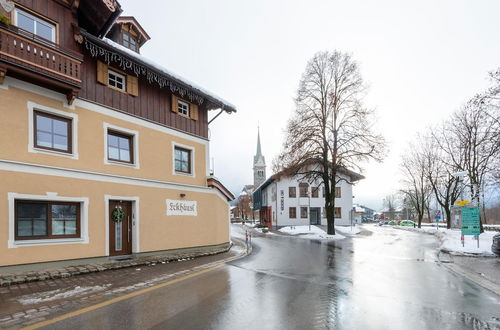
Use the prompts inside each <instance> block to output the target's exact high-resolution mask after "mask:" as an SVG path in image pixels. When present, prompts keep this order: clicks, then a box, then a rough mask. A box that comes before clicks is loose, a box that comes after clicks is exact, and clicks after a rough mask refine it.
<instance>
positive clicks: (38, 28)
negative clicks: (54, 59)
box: [14, 8, 56, 42]
mask: <svg viewBox="0 0 500 330" xmlns="http://www.w3.org/2000/svg"><path fill="white" fill-rule="evenodd" d="M14 13H15V14H14V15H15V22H16V26H17V27H19V28H21V29H23V30H25V31H28V32H30V33H33V34H34V35H36V36H39V37H41V38H44V39H46V40H49V41H52V42H56V26H55V25H54V24H52V23H49V22H47V21H46V20H44V19H42V18H40V17H37V16H34V15H31V14H28V13H27V12H25V11H24V10H22V9H19V8H16V9H15V12H14Z"/></svg>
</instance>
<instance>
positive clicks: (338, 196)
mask: <svg viewBox="0 0 500 330" xmlns="http://www.w3.org/2000/svg"><path fill="white" fill-rule="evenodd" d="M340 197H341V194H340V187H335V198H340Z"/></svg>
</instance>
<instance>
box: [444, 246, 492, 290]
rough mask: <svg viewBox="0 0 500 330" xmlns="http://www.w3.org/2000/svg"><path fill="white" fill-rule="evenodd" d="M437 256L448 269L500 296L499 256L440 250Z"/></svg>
mask: <svg viewBox="0 0 500 330" xmlns="http://www.w3.org/2000/svg"><path fill="white" fill-rule="evenodd" d="M438 257H439V260H440V261H441V263H442V264H443V265H444V266H445V267H447V268H448V269H451V270H452V271H453V272H455V273H457V274H460V275H462V276H465V277H466V278H468V279H469V280H471V281H473V282H475V283H477V284H479V285H481V286H482V287H484V288H486V289H488V290H490V291H493V292H495V293H496V294H497V295H499V296H500V258H498V257H474V256H460V255H451V254H448V253H444V252H440V253H439V255H438Z"/></svg>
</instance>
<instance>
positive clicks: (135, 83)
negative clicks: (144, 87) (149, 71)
mask: <svg viewBox="0 0 500 330" xmlns="http://www.w3.org/2000/svg"><path fill="white" fill-rule="evenodd" d="M127 93H129V94H130V95H133V96H139V79H138V78H137V77H136V76H130V75H127Z"/></svg>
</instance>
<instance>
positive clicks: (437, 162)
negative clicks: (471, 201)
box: [422, 125, 463, 229]
mask: <svg viewBox="0 0 500 330" xmlns="http://www.w3.org/2000/svg"><path fill="white" fill-rule="evenodd" d="M446 134H447V130H446V127H445V126H443V125H440V126H439V127H437V128H435V129H434V130H433V131H430V132H429V133H428V134H426V135H425V136H424V137H423V138H422V144H423V145H422V148H423V157H424V161H425V165H426V168H425V172H426V176H427V180H428V181H429V183H430V185H431V188H432V192H433V195H434V199H435V200H436V201H437V203H438V204H439V205H440V206H441V207H442V209H443V210H444V212H445V215H446V216H445V217H446V227H447V228H448V229H450V228H451V208H452V207H453V205H454V204H455V202H456V201H457V200H458V199H459V197H460V194H461V192H462V190H463V189H462V185H460V183H459V179H458V178H457V177H455V176H453V175H452V174H453V173H454V172H457V171H459V169H458V168H457V167H456V166H452V165H450V163H451V162H450V159H449V155H448V154H447V153H446V152H444V150H443V149H441V148H439V141H445V140H446V137H445V135H446Z"/></svg>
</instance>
